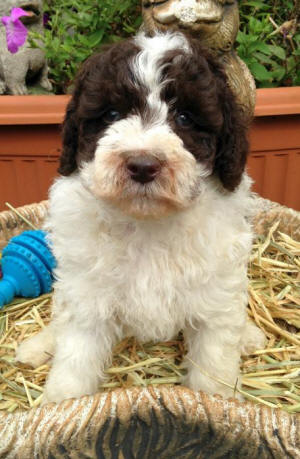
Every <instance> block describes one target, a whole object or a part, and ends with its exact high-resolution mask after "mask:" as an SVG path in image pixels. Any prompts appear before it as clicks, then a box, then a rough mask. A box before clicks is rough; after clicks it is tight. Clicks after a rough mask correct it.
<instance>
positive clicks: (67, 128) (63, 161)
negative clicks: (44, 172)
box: [58, 56, 95, 175]
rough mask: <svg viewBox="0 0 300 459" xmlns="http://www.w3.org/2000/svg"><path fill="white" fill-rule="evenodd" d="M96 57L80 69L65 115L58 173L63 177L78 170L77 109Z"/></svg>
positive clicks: (92, 57)
mask: <svg viewBox="0 0 300 459" xmlns="http://www.w3.org/2000/svg"><path fill="white" fill-rule="evenodd" d="M94 59H95V57H94V56H91V57H89V58H88V59H87V60H86V61H85V62H84V63H83V65H82V67H81V68H80V70H79V72H78V74H77V76H76V80H75V88H74V92H73V96H72V99H71V100H70V102H69V104H68V106H67V111H66V114H65V119H64V122H63V126H62V146H63V149H62V154H61V157H60V164H59V168H58V172H59V173H60V174H61V175H70V174H72V172H74V171H75V170H76V169H77V168H78V165H77V161H76V157H77V152H78V133H79V132H78V130H79V120H78V117H77V109H78V105H79V99H80V95H81V92H82V87H83V84H84V80H85V79H86V77H87V76H88V73H89V71H90V67H91V66H92V65H93V61H94Z"/></svg>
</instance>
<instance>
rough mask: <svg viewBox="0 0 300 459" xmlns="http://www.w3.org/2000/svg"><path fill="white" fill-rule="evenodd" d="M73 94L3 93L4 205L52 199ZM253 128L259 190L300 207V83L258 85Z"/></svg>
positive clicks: (0, 169)
mask: <svg viewBox="0 0 300 459" xmlns="http://www.w3.org/2000/svg"><path fill="white" fill-rule="evenodd" d="M68 100H69V96H1V97H0V210H1V209H4V208H5V205H4V203H5V202H6V201H8V202H10V203H11V204H12V205H14V206H20V205H23V204H26V203H30V202H37V201H41V200H43V199H46V198H47V190H48V188H49V185H50V184H51V182H52V181H53V178H54V177H55V175H56V169H57V165H58V158H59V155H60V149H61V140H60V123H61V121H62V120H63V116H64V110H65V107H66V104H67V101H68ZM255 115H256V116H255V119H254V121H253V125H252V129H251V132H250V140H251V154H250V157H249V161H248V169H249V173H250V175H251V176H252V178H253V179H254V182H255V183H254V186H253V189H254V191H256V192H258V193H259V194H260V195H261V196H263V197H265V198H268V199H271V200H273V201H276V202H279V203H281V204H284V205H287V206H288V207H292V208H294V209H297V210H300V186H299V175H300V87H294V88H276V89H259V90H258V91H257V105H256V111H255Z"/></svg>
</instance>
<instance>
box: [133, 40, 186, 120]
mask: <svg viewBox="0 0 300 459" xmlns="http://www.w3.org/2000/svg"><path fill="white" fill-rule="evenodd" d="M135 44H136V45H137V46H138V47H139V48H140V49H141V51H140V52H139V53H138V54H137V56H136V57H135V59H134V60H133V63H132V69H133V73H134V76H135V79H136V81H137V83H138V84H139V85H141V86H142V87H144V88H145V89H146V91H147V92H148V94H147V105H148V109H149V111H150V113H151V122H152V123H155V124H156V123H157V124H160V123H162V122H165V121H166V118H167V114H168V107H167V104H166V103H165V102H163V101H162V100H161V98H160V92H161V89H162V87H163V85H164V83H165V82H163V81H162V71H163V69H164V64H163V63H162V58H163V57H164V55H165V54H166V53H167V52H168V51H172V50H176V49H178V50H181V51H184V52H186V53H188V52H189V51H190V48H189V44H188V41H187V39H186V38H185V36H184V35H183V34H181V33H176V32H175V33H172V32H169V33H157V34H156V35H155V36H153V37H147V36H146V35H145V34H144V33H140V34H138V35H137V36H136V38H135Z"/></svg>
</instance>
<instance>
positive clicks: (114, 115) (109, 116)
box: [102, 109, 121, 124]
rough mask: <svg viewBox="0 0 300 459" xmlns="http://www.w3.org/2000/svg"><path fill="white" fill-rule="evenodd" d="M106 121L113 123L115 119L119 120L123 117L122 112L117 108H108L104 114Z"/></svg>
mask: <svg viewBox="0 0 300 459" xmlns="http://www.w3.org/2000/svg"><path fill="white" fill-rule="evenodd" d="M102 118H103V120H104V121H105V123H108V124H109V123H113V122H114V121H119V120H120V119H121V113H119V112H118V111H117V110H114V109H111V110H107V112H105V113H104V114H103V116H102Z"/></svg>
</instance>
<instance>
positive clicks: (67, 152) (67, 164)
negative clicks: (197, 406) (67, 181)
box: [58, 95, 78, 175]
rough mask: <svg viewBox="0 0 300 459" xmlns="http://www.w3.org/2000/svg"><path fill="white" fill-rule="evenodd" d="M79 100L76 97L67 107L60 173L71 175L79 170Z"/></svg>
mask: <svg viewBox="0 0 300 459" xmlns="http://www.w3.org/2000/svg"><path fill="white" fill-rule="evenodd" d="M76 109H77V100H76V97H75V95H74V96H73V97H72V99H71V101H70V102H69V104H68V106H67V111H66V115H65V119H64V122H63V130H62V144H63V151H62V154H61V157H60V164H59V168H58V172H59V173H60V174H61V175H70V174H72V172H74V171H75V170H76V169H77V163H76V155H77V147H78V127H77V122H76Z"/></svg>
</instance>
